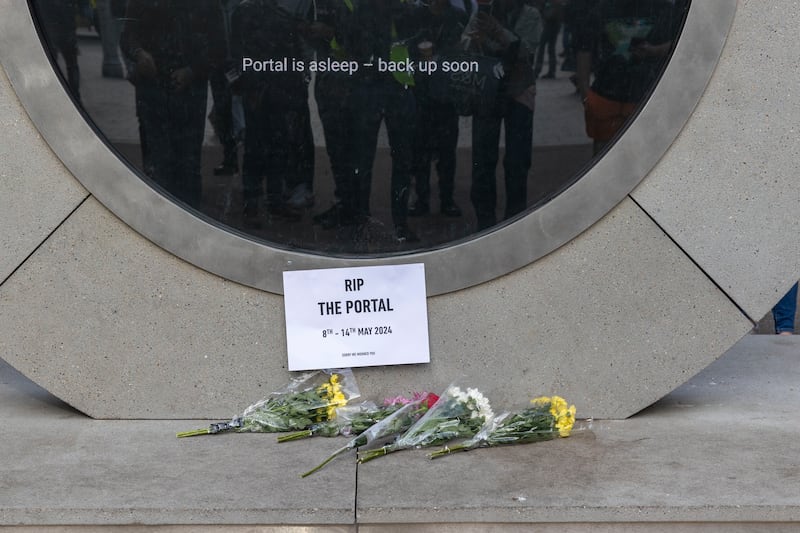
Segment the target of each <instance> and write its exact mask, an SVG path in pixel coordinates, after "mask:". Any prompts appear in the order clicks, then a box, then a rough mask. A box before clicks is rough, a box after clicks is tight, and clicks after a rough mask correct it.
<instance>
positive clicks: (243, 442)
mask: <svg viewBox="0 0 800 533" xmlns="http://www.w3.org/2000/svg"><path fill="white" fill-rule="evenodd" d="M0 413H2V420H3V424H4V429H3V431H2V432H0V443H2V444H1V445H0V448H2V450H3V460H2V462H1V463H0V469H1V470H2V475H0V524H2V525H37V524H41V525H92V524H95V525H117V524H140V525H141V524H145V525H146V524H187V525H193V524H197V525H208V524H239V525H241V524H274V525H291V524H320V525H347V524H352V523H353V516H354V512H355V511H354V500H353V494H354V492H355V475H354V471H353V469H351V470H350V472H349V475H348V473H347V472H342V471H341V470H336V469H330V470H329V471H328V472H320V473H319V474H318V475H317V476H316V477H315V479H314V482H313V487H312V484H311V483H309V482H307V481H305V480H302V479H301V478H300V477H299V475H298V474H299V473H300V472H301V471H302V470H303V468H305V467H307V466H308V465H309V464H310V463H311V462H312V461H313V460H315V459H316V458H318V457H324V456H325V455H326V454H327V453H329V449H330V444H331V441H330V440H327V439H310V440H305V441H299V442H296V443H293V444H292V445H287V444H280V445H279V444H278V443H277V442H276V441H275V435H270V434H223V435H215V436H206V437H194V438H186V439H177V438H176V437H175V434H176V432H178V431H183V430H187V429H194V428H196V427H203V423H200V422H198V421H196V420H189V421H179V420H172V421H157V420H146V421H145V420H140V421H127V422H124V421H96V420H91V419H89V418H87V417H85V416H84V415H82V414H80V413H78V412H76V411H74V410H72V409H71V408H69V407H68V406H66V405H64V404H63V403H61V402H59V401H58V400H57V399H55V398H54V397H53V396H51V395H50V394H48V393H47V392H45V391H44V390H42V389H40V388H39V387H37V386H36V385H34V384H32V383H31V382H29V381H27V380H26V379H24V378H22V377H21V375H19V374H18V373H16V372H15V371H14V370H13V369H11V368H10V367H9V366H8V365H7V364H5V363H4V362H2V361H0ZM331 530H332V531H342V530H341V529H338V530H337V529H331Z"/></svg>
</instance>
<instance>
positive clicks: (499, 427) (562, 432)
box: [429, 396, 575, 459]
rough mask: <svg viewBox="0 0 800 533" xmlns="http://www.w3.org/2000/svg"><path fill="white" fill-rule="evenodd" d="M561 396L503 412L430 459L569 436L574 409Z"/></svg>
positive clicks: (546, 398) (544, 398)
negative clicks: (471, 436)
mask: <svg viewBox="0 0 800 533" xmlns="http://www.w3.org/2000/svg"><path fill="white" fill-rule="evenodd" d="M567 405H568V404H567V401H566V400H564V398H561V397H560V396H552V397H548V396H542V397H539V398H534V399H533V400H531V406H530V407H528V408H526V409H523V410H521V411H517V412H513V413H503V414H501V415H499V416H497V417H495V418H494V419H492V420H490V421H489V423H487V424H486V425H485V426H484V427H483V428H482V429H481V430H480V431H479V432H478V434H477V435H475V436H474V437H473V438H471V439H468V440H466V441H464V442H462V443H460V444H457V445H455V446H445V447H444V448H442V449H440V450H437V451H435V452H433V453H431V454H430V455H429V457H430V458H431V459H436V458H437V457H442V456H443V455H448V454H451V453H455V452H466V451H469V450H474V449H475V448H485V447H490V446H502V445H506V444H522V443H528V442H540V441H544V440H551V439H554V438H556V437H569V435H570V432H571V431H572V427H573V425H574V424H575V406H574V405H570V406H567Z"/></svg>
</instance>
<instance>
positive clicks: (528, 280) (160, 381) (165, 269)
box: [0, 199, 752, 418]
mask: <svg viewBox="0 0 800 533" xmlns="http://www.w3.org/2000/svg"><path fill="white" fill-rule="evenodd" d="M643 272H646V273H650V274H648V275H642V273H643ZM428 301H429V316H430V318H429V327H430V339H431V360H432V362H431V364H430V365H415V366H401V367H387V368H384V367H380V368H369V369H358V370H357V373H356V375H357V377H358V380H359V383H360V385H361V387H362V390H363V391H364V392H365V394H370V395H372V397H373V398H380V397H382V396H385V395H391V394H396V393H402V392H411V391H413V390H422V389H425V390H433V391H437V390H441V389H443V388H445V387H446V386H447V385H448V384H449V383H450V382H452V381H454V380H463V382H464V383H465V384H469V385H471V386H476V387H479V388H481V389H483V390H485V391H486V393H487V394H489V395H490V397H492V398H494V399H496V401H498V402H501V403H506V402H511V401H519V400H520V398H526V397H529V396H531V395H539V394H546V393H559V394H561V395H564V396H566V397H568V398H571V399H572V401H574V402H575V403H576V404H577V405H578V406H579V409H580V411H579V413H580V415H581V416H594V417H605V418H608V417H626V416H629V415H631V414H633V413H635V412H636V411H638V410H640V409H642V408H643V407H646V406H647V405H649V404H650V403H652V402H654V401H656V400H657V399H658V398H660V397H661V396H663V395H664V394H666V393H667V392H669V391H670V390H672V389H673V388H675V387H676V386H678V385H679V384H681V383H682V382H684V381H685V380H686V379H688V378H689V377H691V376H692V375H693V374H694V373H696V372H697V371H699V370H700V369H701V368H703V367H704V366H705V365H707V364H708V363H710V362H711V361H713V360H714V359H715V358H716V357H717V355H718V354H719V353H721V352H723V351H724V350H725V348H726V347H727V346H728V345H730V344H732V343H734V342H735V341H736V340H737V339H738V338H739V337H741V336H742V335H744V334H745V333H746V332H747V331H749V330H750V329H751V328H752V323H751V322H749V321H748V320H746V319H745V318H744V317H743V316H742V315H741V314H740V313H738V311H737V310H736V308H735V307H734V306H733V305H732V304H731V303H730V302H729V301H728V300H727V299H726V298H725V297H724V295H723V294H722V293H720V292H719V291H718V290H717V289H716V287H714V285H713V284H712V283H711V282H710V281H708V279H706V278H705V276H703V275H702V273H700V272H698V271H697V270H696V269H695V268H694V265H693V264H692V263H691V261H689V260H688V259H687V258H686V257H685V256H684V255H683V254H682V253H681V252H680V250H678V249H677V248H675V247H674V246H673V245H672V243H671V242H670V241H669V239H668V238H666V237H665V236H664V235H663V234H662V233H661V232H660V231H659V230H658V228H657V227H655V226H654V225H653V224H652V223H651V221H650V220H649V219H648V218H647V217H646V216H644V215H643V214H642V213H641V211H640V210H639V209H638V208H636V206H635V204H633V202H630V201H626V202H623V204H621V205H620V206H619V207H618V208H617V209H616V210H615V211H613V212H612V213H611V214H610V215H609V216H607V217H606V218H605V219H603V220H602V221H601V222H599V223H598V224H596V225H595V226H594V227H593V228H592V229H591V230H590V231H589V232H587V233H586V234H584V235H582V236H581V237H579V238H578V239H576V240H575V241H573V242H572V243H570V244H569V245H567V246H565V247H563V248H562V249H561V250H559V251H558V252H556V253H554V254H552V255H550V256H548V257H546V258H544V259H543V260H541V261H539V262H537V263H536V264H535V265H533V266H531V267H529V268H526V269H522V270H520V271H518V272H515V273H513V274H511V275H509V276H507V277H506V278H504V279H502V280H496V281H494V282H490V283H486V284H483V285H481V286H479V287H476V288H474V289H471V290H468V291H461V292H459V293H455V294H450V295H446V296H439V297H434V298H429V300H428ZM281 302H282V300H281V298H280V297H278V296H275V295H271V294H268V293H264V292H261V291H257V290H254V289H250V288H246V287H242V286H240V285H237V284H234V283H231V282H227V281H224V280H222V279H221V278H218V277H216V276H213V275H211V274H207V273H204V272H202V271H199V270H197V269H195V268H194V267H192V266H190V265H188V264H187V263H184V262H183V261H181V260H178V259H176V258H175V257H173V256H171V255H170V254H168V253H166V252H164V251H162V250H160V249H159V248H157V247H156V246H154V245H152V244H150V243H149V242H148V241H146V240H145V239H143V238H141V237H140V236H138V235H137V234H135V233H133V232H132V231H131V230H130V229H128V228H127V226H125V225H124V224H122V223H121V222H119V221H118V220H117V219H116V218H115V217H113V215H110V214H109V213H108V211H106V210H105V209H104V208H103V207H102V206H100V205H99V204H98V203H97V202H96V201H94V199H90V200H88V201H87V202H85V203H84V204H83V205H82V206H81V208H80V209H78V210H77V211H76V213H75V214H74V215H73V216H72V217H71V218H70V219H69V220H68V221H67V222H66V223H65V224H63V225H62V226H61V228H60V230H59V231H58V232H57V233H56V234H55V235H53V236H52V237H51V238H50V239H49V240H48V241H47V242H46V243H45V245H44V246H42V247H41V248H40V249H39V250H38V251H37V252H36V254H34V255H33V256H32V257H31V258H30V259H29V260H28V261H27V262H26V263H25V265H23V267H22V268H20V269H19V270H18V271H17V273H16V274H15V275H14V276H13V277H12V278H11V279H9V280H8V281H7V282H6V283H5V284H4V285H3V286H2V288H0V314H2V315H3V316H4V317H7V319H5V320H3V321H2V322H0V353H2V354H3V357H4V358H5V359H6V360H7V361H8V362H10V363H11V364H12V365H14V366H15V367H16V368H17V369H19V370H20V371H22V372H23V373H24V374H26V375H27V376H29V377H30V378H31V379H33V380H34V381H36V382H37V383H40V384H42V385H43V386H46V388H47V389H48V390H50V391H51V392H52V393H53V394H55V395H56V396H58V397H59V398H62V399H63V400H64V401H66V402H68V403H69V404H70V405H72V406H74V407H75V408H77V409H79V410H81V411H83V412H85V413H88V414H90V415H91V416H94V417H98V418H212V417H213V418H217V417H230V416H233V415H234V414H236V413H237V412H240V411H241V410H242V409H243V408H244V407H246V406H247V405H249V404H250V403H252V402H253V401H255V400H258V399H259V398H261V397H262V396H263V395H265V394H267V393H269V392H271V391H273V390H276V389H278V388H280V387H281V386H283V385H284V384H285V383H286V382H287V381H288V379H289V377H290V375H289V373H288V372H287V371H286V370H285V368H286V346H285V342H286V341H285V326H284V319H283V306H282V303H281ZM676 324H680V325H681V327H680V329H677V328H676Z"/></svg>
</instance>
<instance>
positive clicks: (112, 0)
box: [96, 0, 125, 78]
mask: <svg viewBox="0 0 800 533" xmlns="http://www.w3.org/2000/svg"><path fill="white" fill-rule="evenodd" d="M96 9H97V19H98V25H99V28H98V31H99V32H100V42H101V43H102V45H103V63H102V69H101V70H102V74H103V77H104V78H124V77H125V71H124V69H123V68H122V61H121V60H120V58H119V34H120V23H119V19H120V18H122V17H123V16H125V1H124V0H97V8H96Z"/></svg>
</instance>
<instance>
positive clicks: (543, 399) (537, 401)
mask: <svg viewBox="0 0 800 533" xmlns="http://www.w3.org/2000/svg"><path fill="white" fill-rule="evenodd" d="M531 403H532V404H533V405H535V406H536V407H544V406H545V405H547V404H549V403H550V396H539V397H538V398H534V399H533V400H531Z"/></svg>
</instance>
